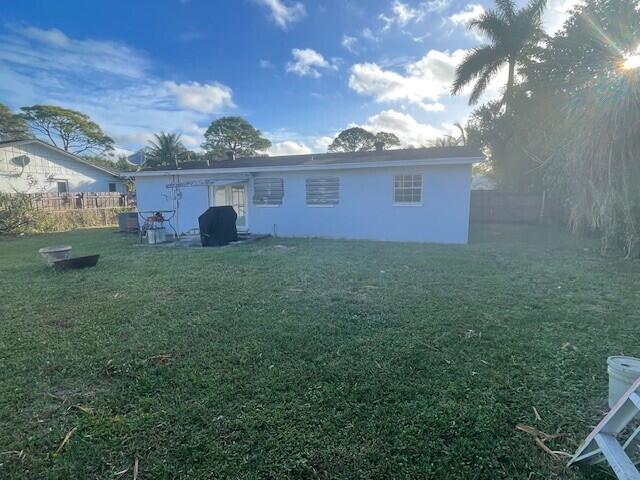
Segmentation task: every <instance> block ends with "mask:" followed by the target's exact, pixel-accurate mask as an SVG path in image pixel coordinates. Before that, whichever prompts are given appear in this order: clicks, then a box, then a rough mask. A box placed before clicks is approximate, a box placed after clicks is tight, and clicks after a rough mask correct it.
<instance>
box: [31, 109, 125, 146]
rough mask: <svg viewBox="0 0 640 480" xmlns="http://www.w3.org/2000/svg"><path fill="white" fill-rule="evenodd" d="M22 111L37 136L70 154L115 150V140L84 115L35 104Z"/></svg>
mask: <svg viewBox="0 0 640 480" xmlns="http://www.w3.org/2000/svg"><path fill="white" fill-rule="evenodd" d="M20 110H22V114H21V117H22V118H23V119H24V120H25V121H26V122H27V123H28V124H29V126H30V127H31V128H32V129H33V131H34V132H36V134H37V135H39V136H40V137H42V138H43V139H44V140H45V141H48V142H50V143H51V144H53V145H54V146H56V147H59V148H62V149H63V150H66V151H67V152H71V153H74V154H79V153H83V152H87V151H93V152H104V151H105V150H113V139H111V138H110V137H108V136H107V135H105V134H104V132H103V131H102V129H101V128H100V126H99V125H98V124H97V123H95V122H94V121H92V120H91V119H90V118H89V116H88V115H86V114H84V113H81V112H77V111H75V110H70V109H68V108H63V107H58V106H56V105H33V106H31V107H22V108H21V109H20Z"/></svg>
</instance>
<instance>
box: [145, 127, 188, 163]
mask: <svg viewBox="0 0 640 480" xmlns="http://www.w3.org/2000/svg"><path fill="white" fill-rule="evenodd" d="M187 157H188V151H187V149H186V148H185V146H184V145H183V144H182V140H181V136H180V134H177V133H165V132H160V133H156V134H154V140H151V141H149V147H148V148H147V150H146V154H145V162H144V163H145V166H150V167H161V166H166V167H170V168H178V167H179V166H180V164H181V163H182V162H184V161H185V160H187Z"/></svg>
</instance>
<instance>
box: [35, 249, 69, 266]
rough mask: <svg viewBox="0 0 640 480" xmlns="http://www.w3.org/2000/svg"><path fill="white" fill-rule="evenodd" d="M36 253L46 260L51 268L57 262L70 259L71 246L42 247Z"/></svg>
mask: <svg viewBox="0 0 640 480" xmlns="http://www.w3.org/2000/svg"><path fill="white" fill-rule="evenodd" d="M38 253H39V254H40V256H41V257H42V258H44V259H45V260H46V262H47V265H49V266H50V267H52V266H53V264H54V263H55V262H57V261H58V260H67V259H69V258H71V246H70V245H54V246H51V247H43V248H41V249H40V250H38Z"/></svg>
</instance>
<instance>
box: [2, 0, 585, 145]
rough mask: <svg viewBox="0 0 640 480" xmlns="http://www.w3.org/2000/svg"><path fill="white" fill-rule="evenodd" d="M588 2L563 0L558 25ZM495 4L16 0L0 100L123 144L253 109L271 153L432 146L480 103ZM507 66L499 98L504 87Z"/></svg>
mask: <svg viewBox="0 0 640 480" xmlns="http://www.w3.org/2000/svg"><path fill="white" fill-rule="evenodd" d="M574 3H575V0H552V1H551V3H550V6H549V9H548V12H547V14H546V17H545V24H546V25H547V29H548V30H549V31H554V30H555V29H556V28H557V27H558V26H559V25H560V24H561V22H562V19H563V18H564V15H565V12H566V10H567V9H568V8H570V7H571V6H572V5H573V4H574ZM490 6H491V4H490V3H487V2H484V1H470V2H465V1H459V0H430V1H422V0H403V1H400V0H316V1H311V0H307V1H303V0H298V1H295V0H217V1H211V0H155V1H147V0H145V1H133V0H132V1H128V2H117V1H112V0H111V1H100V0H92V1H91V2H87V1H82V0H78V1H73V0H66V1H58V2H52V1H46V0H40V1H31V0H21V1H19V2H16V1H13V2H8V1H5V2H3V8H2V12H1V13H0V102H3V103H5V104H7V105H8V106H9V107H11V108H12V109H18V108H19V107H21V106H24V105H32V104H36V103H50V104H57V105H63V106H65V107H69V108H74V109H77V110H80V111H83V112H85V113H87V114H89V115H90V116H91V117H92V118H93V119H94V120H95V121H97V122H98V123H99V124H100V125H101V126H102V127H103V129H104V130H105V131H106V133H107V134H109V135H111V136H112V137H113V138H114V139H115V140H116V143H117V145H118V147H119V148H120V149H123V150H128V151H133V150H136V149H137V148H139V147H141V146H144V144H145V143H146V141H147V140H148V139H149V137H150V136H151V134H152V133H154V132H158V131H161V130H164V131H171V132H179V133H181V134H182V136H183V140H184V143H185V144H186V145H187V147H189V148H192V149H198V148H199V144H200V143H201V142H202V134H203V133H204V130H205V129H206V127H207V126H208V125H209V123H210V122H211V121H212V120H215V119H216V118H219V117H220V116H223V115H240V116H243V117H245V118H247V119H248V120H249V121H250V122H251V123H252V124H253V125H254V126H256V127H257V128H259V129H260V130H262V131H263V132H264V133H265V135H266V136H267V137H269V138H270V139H271V140H272V142H273V144H274V146H273V147H272V149H271V150H270V152H269V153H271V154H287V153H304V152H312V151H313V152H319V151H325V150H326V146H327V144H328V142H329V141H330V139H331V138H332V137H333V136H335V134H336V133H337V132H339V131H340V130H342V129H344V128H347V127H349V126H353V125H361V126H364V127H365V128H369V129H371V130H373V131H380V130H385V131H391V132H393V133H396V134H397V135H398V136H399V137H400V138H401V140H402V142H403V143H404V144H405V145H416V146H417V145H421V144H427V143H428V142H429V140H431V139H433V138H435V137H437V136H440V135H442V134H444V133H448V132H449V131H450V129H451V123H453V122H454V121H463V120H464V118H465V117H466V116H467V115H468V113H469V112H470V108H469V107H468V106H467V98H466V96H460V97H451V96H450V95H449V93H448V90H449V87H450V82H451V79H452V78H453V71H454V69H455V65H456V64H457V63H458V62H459V61H460V59H461V58H462V57H463V55H464V53H465V51H466V50H467V49H469V48H473V47H474V46H476V45H479V44H480V43H481V42H482V39H481V38H477V36H476V35H474V34H473V33H471V32H468V31H467V29H466V27H465V25H466V23H467V22H468V21H469V20H470V19H471V18H474V17H475V16H477V15H478V14H479V13H481V12H482V10H483V9H485V8H490ZM500 85H501V78H498V79H496V82H495V83H494V84H493V85H491V86H490V88H489V92H488V93H487V98H489V97H491V96H497V95H499V92H500Z"/></svg>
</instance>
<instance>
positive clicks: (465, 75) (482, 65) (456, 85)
mask: <svg viewBox="0 0 640 480" xmlns="http://www.w3.org/2000/svg"><path fill="white" fill-rule="evenodd" d="M505 60H506V59H504V58H501V56H500V54H499V52H498V51H497V50H496V49H495V48H494V47H493V46H486V47H480V48H475V49H473V50H472V51H471V52H469V53H467V54H466V55H465V57H464V59H463V60H462V62H461V63H460V65H458V67H457V68H456V78H455V80H454V81H453V86H452V87H451V93H452V94H453V95H457V94H458V93H460V91H461V90H462V89H463V88H464V87H465V86H467V85H468V84H470V83H471V82H473V81H474V80H475V79H476V78H478V77H481V76H482V75H483V74H484V72H485V70H486V69H487V68H488V66H492V65H494V64H496V63H502V62H504V61H505Z"/></svg>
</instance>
